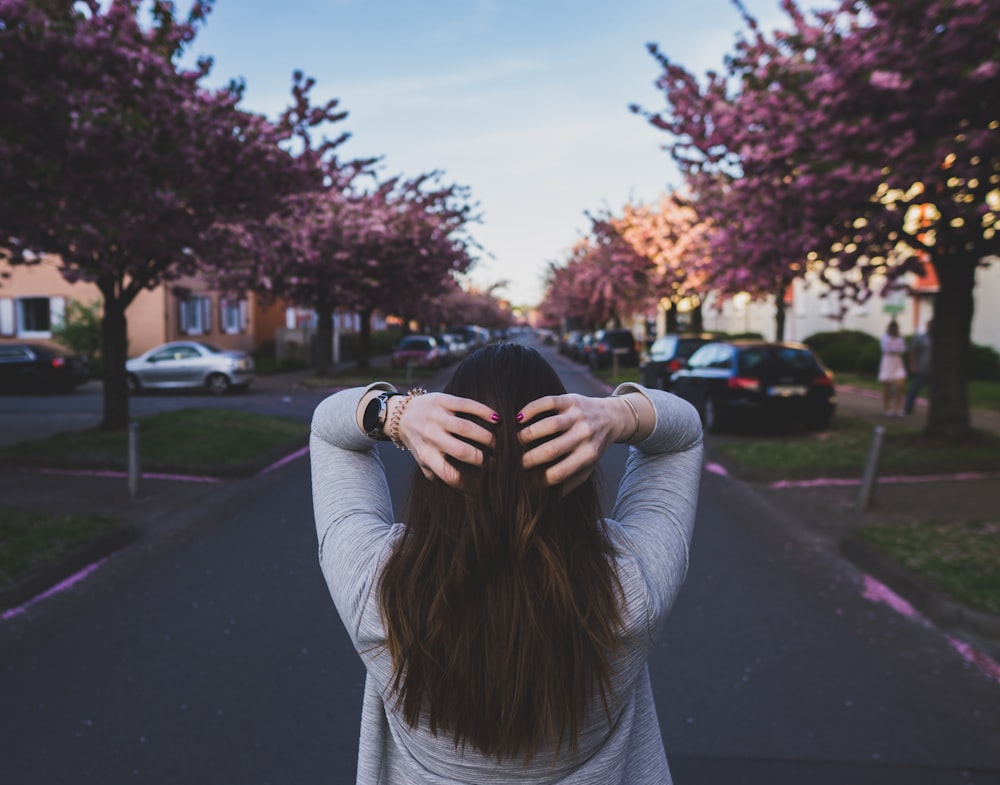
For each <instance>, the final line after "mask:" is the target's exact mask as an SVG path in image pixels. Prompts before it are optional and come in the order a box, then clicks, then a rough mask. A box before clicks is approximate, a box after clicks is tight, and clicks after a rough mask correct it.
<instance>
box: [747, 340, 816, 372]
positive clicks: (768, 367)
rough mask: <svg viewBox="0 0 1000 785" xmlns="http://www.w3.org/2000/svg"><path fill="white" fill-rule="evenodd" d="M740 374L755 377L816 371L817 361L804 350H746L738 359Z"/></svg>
mask: <svg viewBox="0 0 1000 785" xmlns="http://www.w3.org/2000/svg"><path fill="white" fill-rule="evenodd" d="M737 362H738V364H739V369H740V374H745V375H748V376H755V375H758V374H761V373H767V372H771V373H773V372H776V371H779V370H783V371H815V370H816V361H815V360H814V359H813V356H812V354H810V353H809V352H808V351H805V350H804V349H793V348H790V347H787V346H782V347H769V346H759V347H753V348H751V349H744V350H743V351H742V352H740V353H739V359H738V361H737Z"/></svg>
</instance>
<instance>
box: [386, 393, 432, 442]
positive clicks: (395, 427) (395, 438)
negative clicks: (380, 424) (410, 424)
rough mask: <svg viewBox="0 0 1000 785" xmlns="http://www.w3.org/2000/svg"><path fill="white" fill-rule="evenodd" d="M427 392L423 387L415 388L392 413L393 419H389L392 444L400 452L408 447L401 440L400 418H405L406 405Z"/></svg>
mask: <svg viewBox="0 0 1000 785" xmlns="http://www.w3.org/2000/svg"><path fill="white" fill-rule="evenodd" d="M425 392H427V390H425V389H424V388H423V387H414V388H413V389H412V390H410V391H409V392H408V393H407V394H406V397H405V398H403V400H401V401H400V402H399V406H397V407H396V408H395V409H394V410H393V412H392V417H391V418H390V419H389V438H390V439H392V443H393V444H395V445H396V447H398V448H399V449H400V450H405V449H406V445H405V444H403V442H402V441H401V440H400V438H399V418H400V417H402V416H403V409H405V408H406V405H407V404H408V403H409V402H410V401H412V400H413V399H414V398H416V397H417V396H418V395H423V394H424V393H425Z"/></svg>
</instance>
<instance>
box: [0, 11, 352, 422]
mask: <svg viewBox="0 0 1000 785" xmlns="http://www.w3.org/2000/svg"><path fill="white" fill-rule="evenodd" d="M139 5H140V4H139V1H138V0H112V2H110V4H106V3H105V4H102V3H99V2H98V0H84V1H83V2H79V3H69V2H64V3H58V2H51V3H46V4H42V3H39V2H32V1H30V0H0V62H2V63H3V68H2V69H0V247H4V248H6V251H5V253H6V255H7V257H8V258H9V261H11V262H12V263H14V264H24V263H31V262H32V261H34V260H36V259H37V258H38V256H39V255H40V254H42V253H52V254H57V255H58V256H59V257H60V258H61V260H62V262H61V264H62V267H61V269H62V274H63V276H64V277H65V278H66V279H67V280H70V281H90V282H93V283H94V284H96V285H97V287H98V289H99V290H100V292H101V294H102V296H103V310H104V322H103V342H104V349H103V357H104V361H105V379H104V381H105V385H104V418H103V423H102V426H103V427H105V428H123V427H125V425H126V424H127V422H128V398H127V393H126V386H125V369H124V364H125V359H126V309H127V308H128V306H129V304H130V303H131V302H132V301H133V300H134V298H135V297H136V295H138V293H139V292H140V291H141V290H142V289H147V288H154V287H156V286H158V285H160V284H162V283H164V282H169V281H171V280H174V279H176V278H179V277H181V276H183V275H188V274H191V273H193V272H195V271H196V270H197V269H199V268H200V267H201V266H204V265H210V264H219V263H224V262H225V261H226V260H225V259H222V258H218V257H217V256H214V254H219V253H222V252H223V250H224V247H223V246H221V245H219V244H218V243H217V242H216V241H215V240H216V239H217V238H218V236H219V235H218V233H217V232H214V231H213V230H214V229H215V228H216V227H218V226H220V225H227V226H235V225H238V224H239V223H240V222H242V221H250V220H263V219H264V218H265V217H266V216H267V215H268V214H270V213H271V212H272V211H273V210H275V209H276V208H277V207H278V205H279V204H280V201H281V199H282V198H283V197H284V196H285V195H287V194H290V193H295V192H300V191H304V190H309V189H314V188H318V187H320V185H321V183H322V180H323V176H324V174H323V169H322V167H321V166H320V165H319V164H320V161H321V160H322V159H323V157H324V155H326V154H327V153H328V150H329V147H328V146H327V145H326V144H325V143H324V145H321V146H320V147H319V148H316V149H312V148H309V149H300V150H299V151H298V154H296V155H292V154H291V153H290V152H289V151H288V150H287V149H286V146H287V144H288V143H291V142H293V141H294V138H295V137H296V136H297V135H301V134H302V133H303V131H304V130H305V129H306V128H310V127H315V126H317V125H319V124H321V123H324V122H328V121H334V122H335V121H337V120H340V119H342V118H343V116H344V115H343V113H338V112H336V111H335V105H336V102H329V103H328V104H326V105H325V106H320V107H311V106H310V105H309V101H308V93H309V89H310V88H311V84H312V83H311V82H309V81H305V80H303V79H302V78H301V76H298V75H297V76H296V79H295V85H294V96H295V103H294V104H293V107H292V108H291V109H290V110H289V112H288V113H286V115H285V116H284V117H283V118H282V119H281V121H280V122H278V123H272V122H270V121H268V120H266V119H265V118H263V117H260V116H257V115H253V114H250V113H248V112H245V111H242V110H241V109H239V108H238V104H239V102H240V100H241V97H242V92H243V86H242V85H241V84H238V83H232V84H230V85H229V86H228V87H226V88H225V89H222V90H214V91H211V90H207V89H205V88H203V87H201V86H200V82H201V80H202V79H203V78H204V77H205V76H206V75H207V74H208V73H209V70H210V67H211V63H210V61H208V60H204V59H203V60H200V61H199V62H198V64H197V65H196V66H195V67H193V68H191V69H184V68H181V67H180V66H179V65H178V64H177V61H178V59H179V56H180V54H181V53H182V52H183V51H184V49H185V48H186V47H187V46H188V45H189V44H190V43H191V42H192V41H193V39H194V37H195V33H196V30H197V27H198V25H199V24H200V23H202V22H203V21H204V19H205V16H206V15H207V13H208V12H209V11H210V9H211V2H205V1H202V2H195V3H193V5H192V6H191V9H190V12H189V14H188V16H187V18H186V19H181V18H179V17H178V16H177V14H176V12H175V9H174V4H173V3H172V2H168V1H167V0H154V1H153V2H152V4H151V7H150V10H151V20H152V21H151V23H150V24H148V25H144V24H140V19H139V16H140V9H139ZM339 141H340V140H334V141H333V142H331V143H330V145H335V144H337V143H339Z"/></svg>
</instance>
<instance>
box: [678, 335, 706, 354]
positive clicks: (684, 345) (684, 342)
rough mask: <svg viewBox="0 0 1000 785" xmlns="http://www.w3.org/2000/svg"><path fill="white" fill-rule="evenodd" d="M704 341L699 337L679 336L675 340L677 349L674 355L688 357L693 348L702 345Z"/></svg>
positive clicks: (692, 352)
mask: <svg viewBox="0 0 1000 785" xmlns="http://www.w3.org/2000/svg"><path fill="white" fill-rule="evenodd" d="M704 345H705V341H704V340H702V339H699V338H681V339H680V340H678V341H677V351H676V352H675V355H676V356H677V357H681V358H687V357H690V356H691V355H692V354H694V350H695V349H697V348H699V347H700V346H704Z"/></svg>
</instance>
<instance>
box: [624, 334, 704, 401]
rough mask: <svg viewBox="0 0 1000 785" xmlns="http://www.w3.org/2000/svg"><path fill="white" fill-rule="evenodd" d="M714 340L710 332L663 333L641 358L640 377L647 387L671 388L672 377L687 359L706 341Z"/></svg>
mask: <svg viewBox="0 0 1000 785" xmlns="http://www.w3.org/2000/svg"><path fill="white" fill-rule="evenodd" d="M712 340H714V336H712V335H710V334H708V333H690V334H687V333H670V334H668V335H661V336H660V337H659V338H657V339H656V340H655V341H653V343H652V345H651V346H650V347H649V351H648V352H644V353H643V354H642V356H641V357H640V359H639V379H640V380H641V382H642V384H643V385H645V386H646V387H652V388H655V389H658V390H669V389H670V377H671V376H672V375H673V374H674V373H675V372H677V371H679V370H680V369H681V368H683V367H684V363H685V362H686V361H687V359H688V358H689V357H690V356H691V355H692V354H694V353H695V351H696V350H698V349H700V348H701V347H702V346H704V345H705V344H706V343H709V342H711V341H712Z"/></svg>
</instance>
